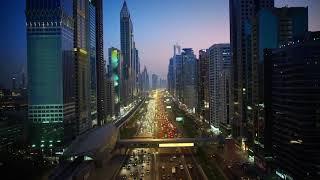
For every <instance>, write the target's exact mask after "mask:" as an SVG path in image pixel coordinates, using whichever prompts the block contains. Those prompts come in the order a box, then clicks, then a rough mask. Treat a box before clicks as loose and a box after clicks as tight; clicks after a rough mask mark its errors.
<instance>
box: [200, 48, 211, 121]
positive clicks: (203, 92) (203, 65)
mask: <svg viewBox="0 0 320 180" xmlns="http://www.w3.org/2000/svg"><path fill="white" fill-rule="evenodd" d="M197 78H198V83H197V88H198V90H197V91H198V105H197V113H198V114H199V115H200V116H201V117H202V118H203V119H205V120H209V52H208V50H205V49H203V50H200V51H199V63H198V73H197Z"/></svg>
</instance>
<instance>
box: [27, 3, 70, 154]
mask: <svg viewBox="0 0 320 180" xmlns="http://www.w3.org/2000/svg"><path fill="white" fill-rule="evenodd" d="M72 7H73V4H72V1H64V0H55V1H52V2H51V1H50V3H49V1H45V2H42V1H41V3H40V1H36V0H28V1H27V2H26V26H27V27H26V28H27V58H28V91H29V92H28V118H29V121H31V123H32V127H33V130H32V131H31V132H32V134H31V144H32V145H31V146H32V147H33V148H54V147H59V146H60V145H62V144H61V143H62V142H63V141H70V140H71V139H72V136H73V134H72V132H73V130H74V129H73V127H74V122H75V117H76V102H75V92H74V88H75V86H74V85H75V84H74V82H75V79H74V76H72V75H71V74H73V73H74V70H75V67H74V26H73V24H74V20H73V8H72Z"/></svg>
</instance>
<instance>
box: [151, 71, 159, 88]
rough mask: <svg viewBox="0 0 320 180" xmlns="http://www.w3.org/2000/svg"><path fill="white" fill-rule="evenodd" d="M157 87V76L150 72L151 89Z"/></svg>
mask: <svg viewBox="0 0 320 180" xmlns="http://www.w3.org/2000/svg"><path fill="white" fill-rule="evenodd" d="M157 88H159V77H158V75H156V74H152V90H156V89H157Z"/></svg>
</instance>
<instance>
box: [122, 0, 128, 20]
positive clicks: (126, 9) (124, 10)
mask: <svg viewBox="0 0 320 180" xmlns="http://www.w3.org/2000/svg"><path fill="white" fill-rule="evenodd" d="M120 16H121V17H130V13H129V9H128V6H127V1H126V0H125V1H124V2H123V5H122V8H121V12H120Z"/></svg>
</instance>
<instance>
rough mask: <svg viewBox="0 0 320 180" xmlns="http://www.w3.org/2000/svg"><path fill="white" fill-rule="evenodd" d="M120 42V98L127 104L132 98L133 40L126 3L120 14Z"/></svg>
mask: <svg viewBox="0 0 320 180" xmlns="http://www.w3.org/2000/svg"><path fill="white" fill-rule="evenodd" d="M120 41H121V52H122V55H123V64H122V65H123V67H122V69H123V71H122V73H123V74H122V78H123V79H122V82H123V83H122V84H123V86H122V92H121V94H122V95H121V97H122V98H123V99H122V100H123V103H124V104H127V103H128V101H130V99H131V98H132V96H133V91H134V90H133V83H135V77H134V69H135V68H134V64H133V60H134V40H133V25H132V21H131V18H130V13H129V10H128V6H127V3H126V1H125V2H124V3H123V6H122V9H121V12H120Z"/></svg>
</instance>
